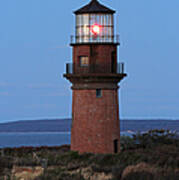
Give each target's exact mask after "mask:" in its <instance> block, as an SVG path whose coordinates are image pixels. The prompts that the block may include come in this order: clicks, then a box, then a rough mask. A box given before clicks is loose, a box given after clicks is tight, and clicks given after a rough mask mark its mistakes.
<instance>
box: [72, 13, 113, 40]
mask: <svg viewBox="0 0 179 180" xmlns="http://www.w3.org/2000/svg"><path fill="white" fill-rule="evenodd" d="M94 25H97V26H98V28H99V29H100V30H98V31H96V32H95V31H94V29H93V28H94ZM113 40H114V25H113V15H112V14H81V15H77V17H76V42H80V43H83V42H91V43H94V42H113Z"/></svg>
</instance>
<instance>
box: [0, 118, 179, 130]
mask: <svg viewBox="0 0 179 180" xmlns="http://www.w3.org/2000/svg"><path fill="white" fill-rule="evenodd" d="M120 122H121V123H120V127H121V131H128V130H130V131H135V132H136V131H147V130H150V129H169V130H172V131H178V132H179V120H121V121H120ZM70 130H71V119H51V120H50V119H47V120H27V121H16V122H9V123H2V124H0V133H2V132H69V131H70Z"/></svg>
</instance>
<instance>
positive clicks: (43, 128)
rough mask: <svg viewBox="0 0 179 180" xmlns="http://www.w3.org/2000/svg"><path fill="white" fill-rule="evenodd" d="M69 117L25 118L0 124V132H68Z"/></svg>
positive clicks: (69, 126) (69, 125) (69, 127)
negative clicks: (51, 118)
mask: <svg viewBox="0 0 179 180" xmlns="http://www.w3.org/2000/svg"><path fill="white" fill-rule="evenodd" d="M70 129H71V119H53V120H49V119H48V120H27V121H16V122H10V123H2V124H0V132H68V131H70Z"/></svg>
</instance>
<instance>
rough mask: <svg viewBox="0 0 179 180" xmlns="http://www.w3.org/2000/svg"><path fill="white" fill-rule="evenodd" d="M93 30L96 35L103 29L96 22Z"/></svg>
mask: <svg viewBox="0 0 179 180" xmlns="http://www.w3.org/2000/svg"><path fill="white" fill-rule="evenodd" d="M91 31H92V33H93V34H94V35H98V34H99V33H100V31H101V26H100V25H98V24H94V25H93V26H92V30H91Z"/></svg>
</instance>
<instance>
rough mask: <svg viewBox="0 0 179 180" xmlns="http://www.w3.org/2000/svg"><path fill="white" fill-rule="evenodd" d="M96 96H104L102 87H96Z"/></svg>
mask: <svg viewBox="0 0 179 180" xmlns="http://www.w3.org/2000/svg"><path fill="white" fill-rule="evenodd" d="M96 97H97V98H100V97H102V90H101V89H96Z"/></svg>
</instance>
